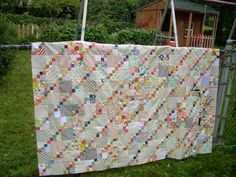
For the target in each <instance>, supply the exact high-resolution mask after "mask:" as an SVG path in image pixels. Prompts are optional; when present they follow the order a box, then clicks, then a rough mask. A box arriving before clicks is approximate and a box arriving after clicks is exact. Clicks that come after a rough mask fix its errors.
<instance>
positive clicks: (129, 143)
mask: <svg viewBox="0 0 236 177" xmlns="http://www.w3.org/2000/svg"><path fill="white" fill-rule="evenodd" d="M32 46H33V48H32V71H33V92H34V103H35V105H34V106H35V122H36V134H37V147H38V152H37V153H38V163H39V164H38V167H39V174H40V176H47V175H60V174H75V173H83V172H88V171H100V170H106V169H109V168H117V167H123V166H130V165H138V164H143V163H148V162H152V161H158V160H161V159H165V158H174V159H183V158H186V157H189V156H192V155H195V154H205V153H211V151H212V133H213V129H214V121H215V108H216V95H217V84H218V75H219V69H218V68H219V58H218V55H219V51H218V50H217V49H204V48H172V47H168V46H141V45H114V44H98V43H91V42H80V41H75V42H57V43H35V44H34V45H32ZM37 46H39V47H37Z"/></svg>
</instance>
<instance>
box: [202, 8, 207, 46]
mask: <svg viewBox="0 0 236 177" xmlns="http://www.w3.org/2000/svg"><path fill="white" fill-rule="evenodd" d="M206 13H207V4H205V9H204V17H203V22H202V35H204V27H205V22H206ZM203 41H204V40H203V39H202V42H201V47H203Z"/></svg>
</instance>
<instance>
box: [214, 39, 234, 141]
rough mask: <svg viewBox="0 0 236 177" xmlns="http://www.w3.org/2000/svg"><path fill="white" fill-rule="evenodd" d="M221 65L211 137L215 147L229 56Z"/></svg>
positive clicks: (227, 44)
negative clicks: (213, 127)
mask: <svg viewBox="0 0 236 177" xmlns="http://www.w3.org/2000/svg"><path fill="white" fill-rule="evenodd" d="M229 42H230V41H229V40H228V41H227V43H226V47H225V49H226V50H227V49H228V48H229V47H228V46H230V45H231V44H229ZM222 60H223V65H222V69H221V76H220V80H219V86H218V93H217V104H216V118H215V129H214V135H213V144H214V145H216V143H217V142H218V138H219V136H218V130H219V124H220V120H221V112H222V107H223V101H224V95H225V90H226V85H227V79H228V71H229V67H227V65H228V64H229V62H230V56H229V55H226V56H225V58H224V57H223V58H222Z"/></svg>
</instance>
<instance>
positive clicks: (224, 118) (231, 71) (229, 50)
mask: <svg viewBox="0 0 236 177" xmlns="http://www.w3.org/2000/svg"><path fill="white" fill-rule="evenodd" d="M232 44H233V41H231V40H228V41H227V48H226V50H227V52H228V55H229V56H228V57H229V58H230V63H229V64H228V66H227V67H229V70H230V73H229V82H228V87H227V91H226V92H227V93H226V98H225V104H224V110H223V116H222V121H221V127H220V134H219V138H218V142H217V144H219V145H220V144H221V141H222V137H223V134H224V129H225V121H226V119H227V113H228V107H229V101H230V94H231V90H232V84H233V80H234V64H235V58H233V53H232V50H233V46H232Z"/></svg>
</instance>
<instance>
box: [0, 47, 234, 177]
mask: <svg viewBox="0 0 236 177" xmlns="http://www.w3.org/2000/svg"><path fill="white" fill-rule="evenodd" d="M29 61H30V54H29V52H25V51H23V52H18V54H17V56H16V58H15V59H14V62H13V65H12V66H11V67H12V69H11V70H10V71H9V73H8V74H7V75H6V76H5V77H4V78H3V84H2V85H0V176H1V177H8V176H16V177H18V176H19V177H28V176H38V169H37V156H36V141H35V131H34V114H33V98H32V96H33V95H32V87H31V64H30V62H29ZM234 90H236V88H235V86H234ZM235 171H236V148H223V147H218V148H216V149H214V150H213V153H211V154H206V155H197V156H196V157H190V158H186V159H184V160H180V161H179V160H173V159H167V160H162V161H157V162H154V163H149V164H145V165H139V166H133V167H125V168H118V169H110V170H106V171H104V172H91V173H84V174H80V175H74V176H80V177H87V176H92V177H93V176H94V177H95V176H101V177H120V176H122V177H133V176H150V177H152V176H173V177H182V176H183V177H185V176H186V177H187V176H206V177H216V176H234V175H235ZM68 176H73V175H68Z"/></svg>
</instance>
